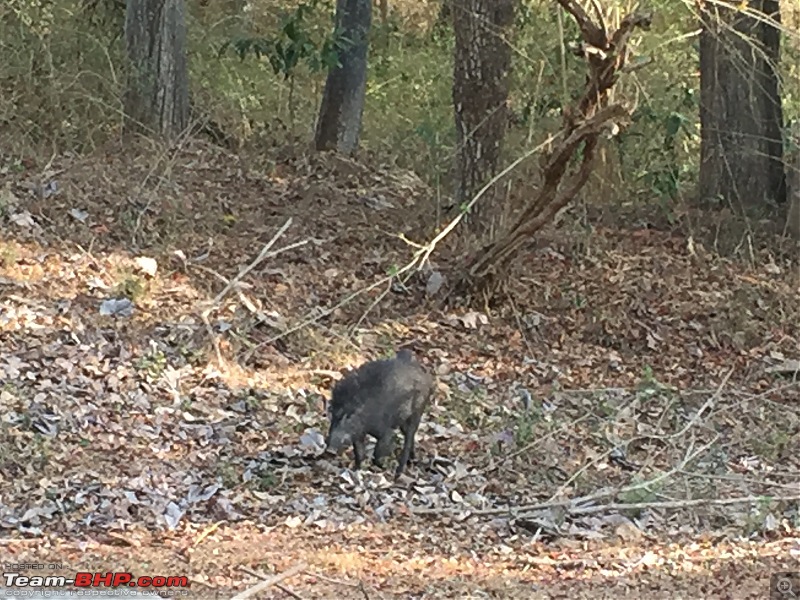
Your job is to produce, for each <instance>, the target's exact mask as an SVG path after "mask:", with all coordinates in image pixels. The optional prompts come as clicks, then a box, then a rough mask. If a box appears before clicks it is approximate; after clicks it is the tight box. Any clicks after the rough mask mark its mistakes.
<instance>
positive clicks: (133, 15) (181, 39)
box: [125, 0, 189, 139]
mask: <svg viewBox="0 0 800 600" xmlns="http://www.w3.org/2000/svg"><path fill="white" fill-rule="evenodd" d="M125 42H126V46H127V51H128V61H129V68H130V73H129V77H128V89H127V92H126V95H125V130H126V131H127V132H129V133H130V132H144V133H148V134H149V133H156V134H158V135H161V136H164V137H166V138H168V139H174V138H175V137H177V136H178V135H179V134H180V133H181V132H182V131H183V130H184V129H185V128H186V126H187V124H188V122H189V81H188V73H187V65H186V18H185V7H184V4H183V0H128V2H127V8H126V11H125Z"/></svg>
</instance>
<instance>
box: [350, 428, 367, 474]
mask: <svg viewBox="0 0 800 600" xmlns="http://www.w3.org/2000/svg"><path fill="white" fill-rule="evenodd" d="M366 453H367V441H366V439H365V438H364V436H363V435H362V436H361V437H359V438H357V439H354V440H353V456H355V459H356V471H357V470H359V469H360V468H361V464H362V463H363V462H364V455H365V454H366Z"/></svg>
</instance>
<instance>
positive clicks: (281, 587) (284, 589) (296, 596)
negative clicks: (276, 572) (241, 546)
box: [239, 565, 303, 600]
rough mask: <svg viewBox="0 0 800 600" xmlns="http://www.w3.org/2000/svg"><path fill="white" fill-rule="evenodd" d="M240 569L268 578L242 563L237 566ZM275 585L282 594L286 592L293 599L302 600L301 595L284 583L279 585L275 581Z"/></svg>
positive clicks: (255, 575)
mask: <svg viewBox="0 0 800 600" xmlns="http://www.w3.org/2000/svg"><path fill="white" fill-rule="evenodd" d="M239 570H240V571H244V572H245V573H247V574H248V575H252V576H253V577H258V578H259V579H268V577H267V576H266V575H265V574H264V573H262V572H261V571H256V570H255V569H251V568H249V567H245V566H244V565H242V566H240V567H239ZM275 587H276V588H278V589H279V590H280V591H282V592H283V593H284V594H288V595H289V596H291V597H292V598H294V599H295V600H303V597H302V596H301V595H300V594H298V593H297V592H295V591H294V590H291V589H289V588H288V587H286V586H285V585H281V584H280V583H276V584H275Z"/></svg>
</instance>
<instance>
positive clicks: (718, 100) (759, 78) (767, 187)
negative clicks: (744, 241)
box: [698, 0, 786, 212]
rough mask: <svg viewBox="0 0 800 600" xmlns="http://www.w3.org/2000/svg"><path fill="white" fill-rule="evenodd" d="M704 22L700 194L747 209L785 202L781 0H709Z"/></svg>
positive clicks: (705, 4)
mask: <svg viewBox="0 0 800 600" xmlns="http://www.w3.org/2000/svg"><path fill="white" fill-rule="evenodd" d="M752 11H758V12H760V13H762V14H761V15H759V17H755V16H754V15H753V14H752ZM770 19H771V20H772V21H771V22H770V21H769V20H770ZM701 22H702V23H701V24H702V32H701V34H700V131H701V138H700V140H701V141H700V177H699V190H698V191H699V196H700V201H701V202H705V203H708V202H715V201H718V200H722V201H723V202H725V203H726V205H728V206H730V207H731V208H733V209H734V210H736V211H744V212H750V210H751V209H764V208H766V205H765V200H766V201H771V202H778V203H781V202H784V201H785V200H786V178H785V175H784V169H783V142H782V137H781V129H782V127H783V111H782V108H781V98H780V94H779V90H778V75H777V73H776V72H775V69H774V67H775V66H776V65H777V64H778V60H779V53H780V30H779V29H778V26H779V24H780V11H779V7H778V1H777V0H751V2H750V3H749V7H748V9H747V10H737V9H735V8H733V7H727V6H724V5H721V4H719V3H717V2H709V1H703V2H702V4H701ZM759 212H760V211H759Z"/></svg>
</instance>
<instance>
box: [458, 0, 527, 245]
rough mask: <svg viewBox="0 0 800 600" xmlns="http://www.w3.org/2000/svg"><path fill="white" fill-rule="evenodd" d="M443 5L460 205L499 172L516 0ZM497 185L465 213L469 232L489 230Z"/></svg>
mask: <svg viewBox="0 0 800 600" xmlns="http://www.w3.org/2000/svg"><path fill="white" fill-rule="evenodd" d="M447 5H449V9H450V11H451V13H452V17H453V29H454V32H455V56H454V71H453V107H454V110H455V124H456V136H457V142H458V150H457V158H456V189H455V198H454V199H455V203H456V205H457V206H464V205H466V204H467V203H469V202H470V200H472V198H473V197H474V195H475V193H476V192H477V191H478V190H479V189H480V188H481V187H482V186H483V185H485V184H486V183H487V182H488V181H489V180H491V178H492V177H493V176H494V175H496V174H497V170H498V165H499V162H500V153H501V151H502V144H503V138H504V137H505V132H506V128H507V124H508V111H507V106H506V103H507V101H508V92H509V71H510V69H511V45H510V43H509V39H508V36H509V34H510V30H511V26H512V25H513V23H514V7H515V0H448V2H447V4H446V5H444V6H447ZM497 189H499V186H498V188H497ZM497 189H495V190H493V192H494V193H491V194H489V195H488V197H486V198H485V199H484V200H482V201H480V202H478V203H476V204H475V205H474V206H473V208H472V210H471V212H470V214H469V215H468V216H467V222H468V223H469V227H470V230H471V231H472V232H473V233H475V234H476V235H478V236H482V235H483V234H484V233H485V232H486V231H490V230H491V228H492V223H491V217H492V216H495V215H496V209H497V206H496V204H497V198H500V197H501V196H500V194H499V193H497ZM485 200H488V202H486V201H485ZM487 204H488V205H487Z"/></svg>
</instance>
